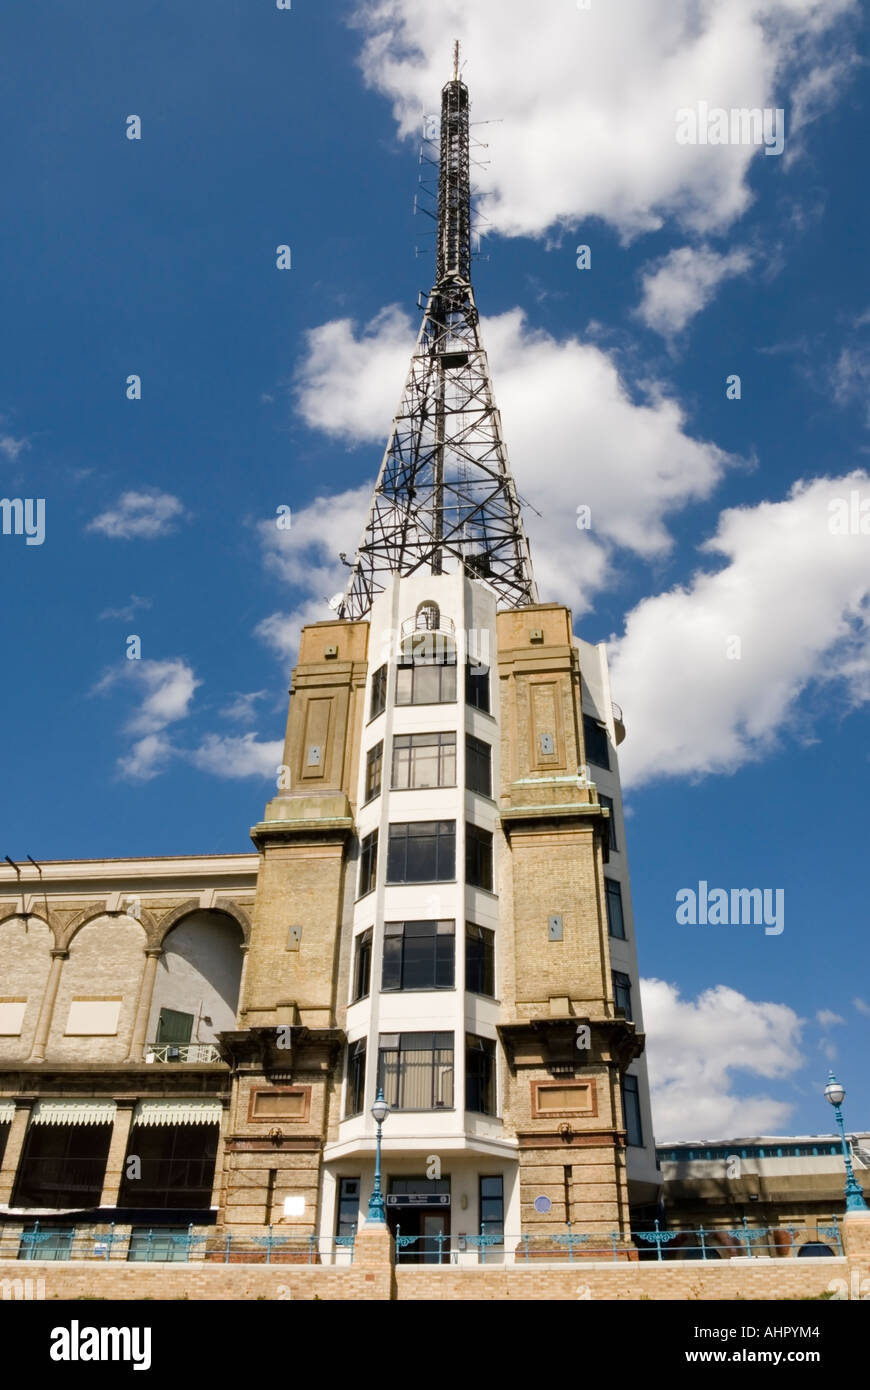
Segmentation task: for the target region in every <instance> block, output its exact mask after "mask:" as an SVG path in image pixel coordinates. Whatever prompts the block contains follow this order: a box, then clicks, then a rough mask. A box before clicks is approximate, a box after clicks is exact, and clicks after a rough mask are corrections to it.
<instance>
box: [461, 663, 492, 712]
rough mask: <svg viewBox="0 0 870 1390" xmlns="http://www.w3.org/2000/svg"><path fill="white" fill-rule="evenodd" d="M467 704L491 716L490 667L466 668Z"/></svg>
mask: <svg viewBox="0 0 870 1390" xmlns="http://www.w3.org/2000/svg"><path fill="white" fill-rule="evenodd" d="M465 703H466V704H467V705H471V708H472V709H479V710H483V713H484V714H489V667H488V666H466V668H465Z"/></svg>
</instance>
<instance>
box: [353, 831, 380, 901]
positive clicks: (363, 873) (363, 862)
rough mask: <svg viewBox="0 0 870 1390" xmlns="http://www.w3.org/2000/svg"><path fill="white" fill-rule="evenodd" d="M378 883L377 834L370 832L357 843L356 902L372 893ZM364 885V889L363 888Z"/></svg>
mask: <svg viewBox="0 0 870 1390" xmlns="http://www.w3.org/2000/svg"><path fill="white" fill-rule="evenodd" d="M377 882H378V832H377V830H372V831H371V833H370V834H368V835H364V836H363V837H362V839H361V840H360V842H359V879H358V880H357V895H356V896H357V900H359V899H360V898H365V897H366V896H367V895H368V894H369V893H373V892H374V890H375V888H376V887H377ZM363 883H365V887H363Z"/></svg>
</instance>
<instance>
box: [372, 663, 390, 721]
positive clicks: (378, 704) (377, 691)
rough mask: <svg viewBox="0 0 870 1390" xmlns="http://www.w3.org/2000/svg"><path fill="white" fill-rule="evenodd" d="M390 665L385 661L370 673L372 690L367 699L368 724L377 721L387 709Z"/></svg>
mask: <svg viewBox="0 0 870 1390" xmlns="http://www.w3.org/2000/svg"><path fill="white" fill-rule="evenodd" d="M389 666H390V663H389V662H388V661H385V662H384V663H383V664H382V665H381V666H379V667H378V668H377V670H376V671H374V672H373V673H372V690H371V697H370V699H369V723H371V722H372V720H373V719H377V718H378V717H379V715H382V714H383V712H384V710H385V709H386V708H387V684H388V681H389Z"/></svg>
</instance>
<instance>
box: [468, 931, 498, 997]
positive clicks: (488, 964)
mask: <svg viewBox="0 0 870 1390" xmlns="http://www.w3.org/2000/svg"><path fill="white" fill-rule="evenodd" d="M475 932H480V933H481V935H480V936H479V937H477V936H475V934H474V933H475ZM487 938H489V940H488V941H487ZM473 943H477V944H479V946H480V948H481V955H482V960H481V962H480V970H481V974H482V976H483V983H484V985H485V984H486V978H487V972H488V971H489V972H490V973H491V976H492V990H491V991H490V990H487V989H475V988H474V986H473V985H470V984H469V977H470V974H471V963H470V961H469V955H470V947H471V946H472V944H473ZM465 988H466V989H467V990H468V991H469V993H470V994H479V995H480V996H481V998H483V999H495V997H496V989H495V932H494V931H493V929H492V927H482V926H480V925H479V923H477V922H466V923H465Z"/></svg>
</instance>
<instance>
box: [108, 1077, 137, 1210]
mask: <svg viewBox="0 0 870 1390" xmlns="http://www.w3.org/2000/svg"><path fill="white" fill-rule="evenodd" d="M135 1105H136V1101H135V1099H133V1098H131V1099H129V1100H127V1099H125V1100H119V1101H118V1102H117V1109H116V1110H115V1123H114V1126H113V1128H112V1138H111V1142H110V1143H109V1156H108V1158H107V1159H106V1171H105V1173H104V1175H103V1191H102V1193H101V1194H100V1206H101V1207H116V1206H117V1205H118V1194H119V1193H120V1191H121V1180H122V1178H123V1176H124V1159H125V1157H126V1154H127V1143H128V1141H129V1138H130V1128H131V1126H132V1124H133V1110H134V1108H135Z"/></svg>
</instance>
